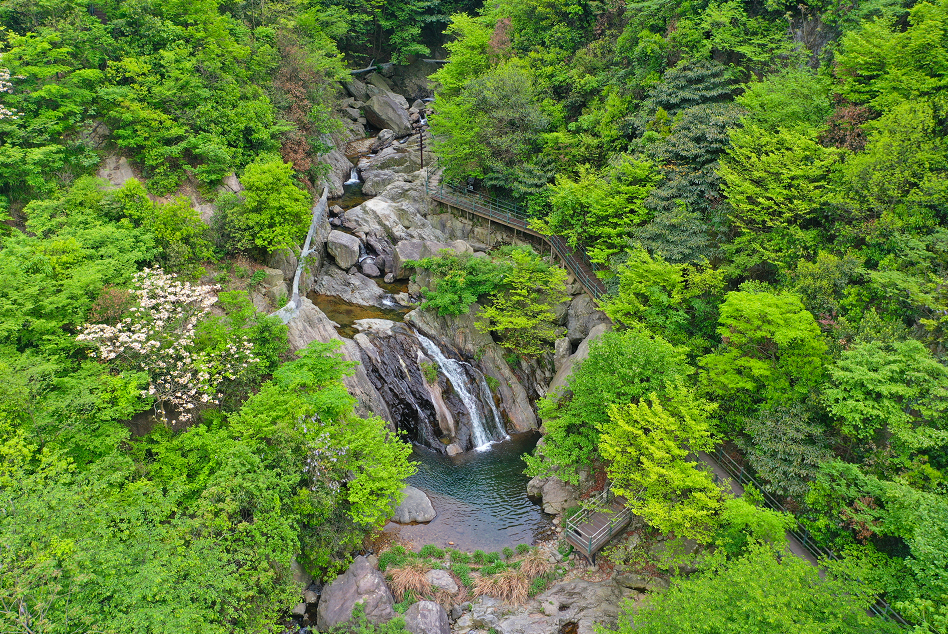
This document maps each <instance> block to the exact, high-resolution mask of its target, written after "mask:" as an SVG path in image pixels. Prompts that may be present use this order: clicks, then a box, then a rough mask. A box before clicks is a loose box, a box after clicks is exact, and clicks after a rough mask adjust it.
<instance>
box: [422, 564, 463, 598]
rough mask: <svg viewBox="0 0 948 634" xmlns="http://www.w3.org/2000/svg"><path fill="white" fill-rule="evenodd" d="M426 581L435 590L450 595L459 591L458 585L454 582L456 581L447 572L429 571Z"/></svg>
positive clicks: (426, 574)
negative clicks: (440, 590)
mask: <svg viewBox="0 0 948 634" xmlns="http://www.w3.org/2000/svg"><path fill="white" fill-rule="evenodd" d="M425 579H427V580H428V583H430V584H431V585H433V586H434V587H435V588H440V589H442V590H444V591H445V592H447V593H449V594H454V593H455V592H457V591H458V584H456V583H455V582H454V579H453V578H452V577H451V575H450V574H448V571H447V570H438V569H435V570H429V571H428V572H426V573H425Z"/></svg>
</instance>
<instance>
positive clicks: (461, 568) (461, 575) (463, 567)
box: [451, 553, 474, 588]
mask: <svg viewBox="0 0 948 634" xmlns="http://www.w3.org/2000/svg"><path fill="white" fill-rule="evenodd" d="M465 554H466V553H465ZM451 572H453V573H454V574H456V575H457V576H458V579H460V581H461V583H462V584H464V586H466V587H468V588H473V587H474V580H473V579H472V578H471V567H470V566H468V565H467V564H466V563H461V562H455V563H452V564H451Z"/></svg>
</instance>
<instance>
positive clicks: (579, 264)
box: [425, 170, 606, 299]
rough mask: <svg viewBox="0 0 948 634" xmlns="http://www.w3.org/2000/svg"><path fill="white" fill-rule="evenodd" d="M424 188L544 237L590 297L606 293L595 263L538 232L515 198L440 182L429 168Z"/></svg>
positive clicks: (436, 196)
mask: <svg viewBox="0 0 948 634" xmlns="http://www.w3.org/2000/svg"><path fill="white" fill-rule="evenodd" d="M425 191H426V193H427V194H428V196H430V197H431V198H432V199H434V200H437V201H438V202H442V203H444V204H446V205H450V206H452V207H457V208H458V209H463V210H465V211H469V212H471V213H474V214H476V215H478V216H481V217H483V218H488V219H490V220H493V221H494V222H499V223H501V224H503V225H506V226H508V227H511V228H513V229H516V230H519V231H523V232H524V233H527V234H530V235H533V236H536V237H538V238H541V239H542V240H544V241H546V243H547V244H549V245H550V248H551V249H552V250H553V251H554V252H555V253H556V254H557V255H558V256H559V258H560V260H561V261H562V262H563V264H564V265H565V266H566V268H567V270H569V272H570V273H572V274H573V276H574V277H575V278H576V280H577V281H578V282H579V283H580V284H582V286H583V288H584V289H586V292H587V293H589V294H590V295H591V296H592V297H593V299H599V298H600V297H602V296H603V295H605V293H606V287H605V285H604V284H603V283H602V280H600V279H599V278H598V277H597V276H596V270H597V267H596V265H595V264H594V263H593V262H591V261H590V259H589V257H588V256H587V255H586V253H585V252H584V251H583V250H582V249H581V248H578V247H575V248H574V247H571V246H570V245H569V244H567V242H566V240H564V239H563V238H562V237H560V236H555V235H547V234H544V233H540V232H539V231H537V230H535V229H533V228H532V227H531V226H530V215H529V214H528V213H527V212H526V210H525V209H524V208H523V207H521V206H520V205H518V204H517V203H515V202H512V201H510V200H506V199H504V198H499V197H497V196H485V195H484V194H481V193H479V192H472V191H468V190H467V189H466V188H463V187H458V186H457V185H453V184H451V183H445V182H443V181H442V180H441V179H440V177H438V176H437V175H433V174H432V171H431V170H428V171H427V172H426V173H425Z"/></svg>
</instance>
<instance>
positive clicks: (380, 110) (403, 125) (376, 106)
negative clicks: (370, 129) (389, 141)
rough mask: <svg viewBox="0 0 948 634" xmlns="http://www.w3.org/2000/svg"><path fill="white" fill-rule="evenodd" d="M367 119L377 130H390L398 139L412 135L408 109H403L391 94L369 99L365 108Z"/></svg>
mask: <svg viewBox="0 0 948 634" xmlns="http://www.w3.org/2000/svg"><path fill="white" fill-rule="evenodd" d="M363 110H364V112H365V118H366V119H367V120H368V122H369V123H371V124H372V125H374V126H375V127H376V128H379V129H380V130H383V129H385V128H388V129H389V130H391V131H392V132H394V133H395V137H396V138H401V137H403V136H408V135H409V134H411V133H412V128H411V121H410V120H409V119H408V111H407V109H405V108H403V107H402V104H400V103H398V101H396V100H395V99H394V98H393V97H392V96H391V95H390V94H385V93H383V94H378V95H375V96H373V97H372V98H371V99H369V100H368V101H367V102H366V104H365V108H363Z"/></svg>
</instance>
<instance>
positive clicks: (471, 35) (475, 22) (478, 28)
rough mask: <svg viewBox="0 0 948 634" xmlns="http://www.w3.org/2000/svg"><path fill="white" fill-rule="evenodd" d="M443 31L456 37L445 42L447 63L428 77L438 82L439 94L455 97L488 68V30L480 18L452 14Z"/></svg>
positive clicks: (489, 33)
mask: <svg viewBox="0 0 948 634" xmlns="http://www.w3.org/2000/svg"><path fill="white" fill-rule="evenodd" d="M445 33H446V34H448V35H453V36H454V38H455V39H454V40H451V41H449V42H448V43H447V44H445V48H447V49H448V53H449V56H448V63H447V64H445V65H444V66H442V67H441V68H440V69H438V71H437V72H436V73H434V74H433V75H432V76H431V80H432V81H436V82H438V83H439V84H441V89H440V90H439V91H438V95H439V97H454V96H457V95H459V94H460V93H461V90H462V89H463V88H464V87H465V85H466V84H467V83H468V82H469V81H471V80H472V79H475V78H476V77H480V76H481V75H483V74H484V73H485V72H487V70H488V69H489V68H490V53H491V51H490V39H491V29H490V27H489V26H488V25H487V24H485V23H484V21H483V20H479V19H476V18H472V17H471V16H469V15H468V14H466V13H455V14H454V15H452V16H451V24H449V25H448V28H447V29H445Z"/></svg>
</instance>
